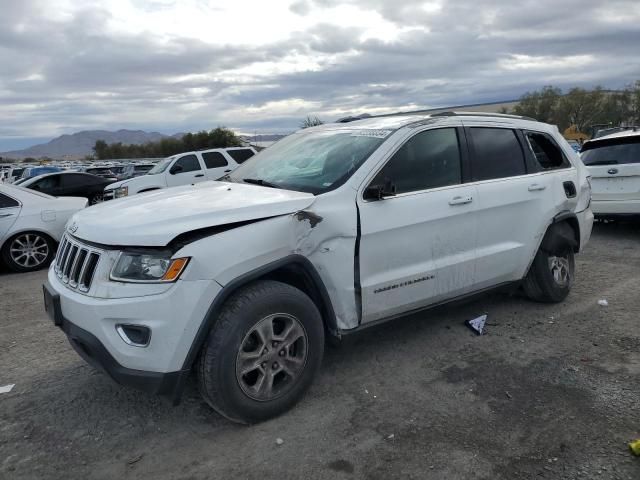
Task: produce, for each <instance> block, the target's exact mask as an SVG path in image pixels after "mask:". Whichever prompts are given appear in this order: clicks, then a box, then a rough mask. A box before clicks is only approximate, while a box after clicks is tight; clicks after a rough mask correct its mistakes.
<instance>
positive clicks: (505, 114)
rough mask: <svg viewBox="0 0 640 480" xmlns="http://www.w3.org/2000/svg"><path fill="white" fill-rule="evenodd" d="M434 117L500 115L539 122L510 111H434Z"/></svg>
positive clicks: (500, 116)
mask: <svg viewBox="0 0 640 480" xmlns="http://www.w3.org/2000/svg"><path fill="white" fill-rule="evenodd" d="M431 116H432V117H498V118H517V119H519V120H529V121H531V122H537V120H536V119H535V118H531V117H525V116H522V115H512V114H509V113H491V112H453V111H447V112H440V113H432V114H431Z"/></svg>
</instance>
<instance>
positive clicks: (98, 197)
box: [89, 193, 103, 205]
mask: <svg viewBox="0 0 640 480" xmlns="http://www.w3.org/2000/svg"><path fill="white" fill-rule="evenodd" d="M102 202H103V194H102V193H94V194H93V195H91V196H90V197H89V205H97V204H98V203H102Z"/></svg>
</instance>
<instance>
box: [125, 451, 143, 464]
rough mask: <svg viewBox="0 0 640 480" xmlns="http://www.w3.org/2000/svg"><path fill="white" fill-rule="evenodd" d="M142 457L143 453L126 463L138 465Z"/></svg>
mask: <svg viewBox="0 0 640 480" xmlns="http://www.w3.org/2000/svg"><path fill="white" fill-rule="evenodd" d="M143 456H144V453H141V454H140V455H138V456H137V457H133V458H132V459H130V460H129V461H128V462H127V463H128V464H129V465H133V464H134V463H138V462H139V461H140V460H142V457H143Z"/></svg>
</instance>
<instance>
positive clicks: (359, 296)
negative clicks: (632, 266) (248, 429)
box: [45, 112, 593, 422]
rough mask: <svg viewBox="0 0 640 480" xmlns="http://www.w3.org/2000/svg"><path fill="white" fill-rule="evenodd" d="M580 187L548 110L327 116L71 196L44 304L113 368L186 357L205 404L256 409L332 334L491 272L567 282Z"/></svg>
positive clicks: (583, 224)
mask: <svg viewBox="0 0 640 480" xmlns="http://www.w3.org/2000/svg"><path fill="white" fill-rule="evenodd" d="M590 201H591V191H590V186H589V182H588V179H587V171H586V168H585V167H584V165H583V164H582V162H581V161H580V159H579V158H578V156H577V154H576V153H575V152H574V151H573V149H572V148H571V147H570V146H569V144H568V143H567V142H566V141H565V140H564V139H563V138H562V135H560V133H559V132H558V129H557V128H556V127H554V126H551V125H546V124H543V123H539V122H536V121H532V120H529V119H525V118H521V117H515V116H510V115H493V114H492V115H488V114H485V115H483V114H478V113H474V114H461V113H453V112H448V113H445V114H438V115H431V116H429V115H411V114H407V115H397V116H387V117H378V118H375V117H372V118H369V119H366V120H358V121H353V122H350V123H339V124H327V125H322V126H319V127H314V128H308V129H305V130H302V131H300V132H297V133H295V134H292V135H290V136H288V137H286V138H284V139H282V140H280V141H279V142H278V143H276V144H274V145H273V146H271V147H269V148H267V149H266V150H264V151H262V152H260V153H259V154H257V155H256V156H255V157H254V158H252V159H250V160H248V161H247V162H245V163H244V164H243V165H241V166H240V167H239V168H238V169H236V170H235V171H233V172H231V173H230V174H229V175H227V176H225V177H224V179H223V181H219V182H206V183H204V184H200V185H196V186H194V187H178V188H173V189H168V190H165V191H159V192H151V193H149V194H146V195H143V196H140V197H138V198H135V197H132V198H123V199H119V200H114V201H111V202H106V203H102V204H100V205H97V206H94V207H91V208H88V209H86V210H84V211H81V212H79V213H77V214H76V215H74V217H73V218H72V219H71V221H70V222H69V225H68V227H67V233H66V235H65V238H64V239H63V241H62V244H61V246H60V248H59V249H58V254H57V257H56V259H55V261H54V263H53V264H52V266H51V268H50V270H49V276H48V283H47V284H46V285H45V306H46V310H47V312H48V313H49V315H50V317H51V319H52V320H53V322H54V324H55V325H58V326H60V327H61V328H62V330H63V331H64V332H65V333H66V335H67V337H68V338H69V340H70V342H71V344H72V345H73V347H74V348H75V349H76V351H78V353H79V354H80V355H81V356H82V357H83V358H85V359H86V360H87V361H88V362H89V363H91V364H93V365H95V366H97V367H99V368H101V369H103V370H104V371H106V372H107V373H108V375H109V376H110V377H111V378H113V379H115V380H116V381H118V382H120V383H122V384H125V385H132V386H135V387H138V388H142V389H145V390H147V391H150V392H155V393H162V394H168V395H170V396H172V397H173V399H174V400H177V399H178V398H179V397H180V394H181V392H182V389H183V387H184V384H185V380H186V378H187V377H188V375H190V372H191V370H192V368H194V367H195V369H196V371H197V378H198V383H199V387H200V392H201V393H202V395H203V397H204V399H205V400H206V401H207V402H208V403H209V405H211V406H212V407H213V408H215V409H216V410H217V411H218V412H220V413H221V414H223V415H225V416H226V417H228V418H230V419H232V420H235V421H240V422H257V421H260V420H264V419H267V418H270V417H273V416H275V415H278V414H280V413H282V412H284V411H285V410H287V409H288V408H290V407H291V406H292V405H293V404H294V403H295V402H296V401H298V400H299V399H300V398H301V396H302V394H303V393H304V391H305V390H306V389H307V388H308V387H309V385H311V383H312V381H313V378H314V376H315V374H316V373H317V371H318V369H319V368H320V364H321V361H322V356H323V351H324V343H325V336H327V335H329V336H334V337H340V336H342V335H346V334H351V333H353V332H357V331H359V330H361V329H363V328H366V327H368V326H370V325H374V324H376V323H378V322H382V321H388V320H392V319H395V318H398V317H400V316H402V315H405V314H407V313H409V312H414V311H417V310H420V309H424V308H428V307H432V306H434V305H438V304H442V303H445V302H449V301H452V300H454V299H459V298H462V297H467V296H469V295H472V294H477V293H480V292H484V291H487V290H489V289H493V288H497V287H505V286H509V287H516V288H519V287H522V288H523V290H524V292H525V293H526V294H527V295H528V296H529V297H530V298H531V299H533V300H535V301H540V302H560V301H562V300H564V299H565V298H566V297H567V295H568V294H569V291H570V290H571V286H572V284H573V282H574V278H575V277H574V271H575V262H574V255H575V254H576V253H578V252H579V251H580V250H581V249H582V248H584V246H585V244H586V243H587V241H588V240H589V237H590V235H591V227H592V224H593V214H592V213H591V210H590V209H589V202H590ZM88 258H94V259H96V258H97V261H96V262H94V263H92V264H90V267H91V268H90V270H87V268H89V267H85V264H86V263H87V261H88V260H87V259H88ZM87 272H89V273H87Z"/></svg>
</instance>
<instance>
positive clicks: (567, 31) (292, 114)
mask: <svg viewBox="0 0 640 480" xmlns="http://www.w3.org/2000/svg"><path fill="white" fill-rule="evenodd" d="M638 25H640V2H639V1H638V0H628V1H625V0H619V1H618V0H607V1H605V0H602V1H592V0H579V1H578V0H563V1H562V2H558V1H557V0H523V1H507V0H489V1H483V0H446V1H445V0H432V1H424V0H420V1H416V0H294V1H289V0H282V1H280V0H252V1H248V0H101V1H98V0H0V151H2V150H8V149H11V148H18V147H24V146H28V145H30V144H33V143H37V142H38V141H40V140H42V139H50V138H52V137H54V136H57V135H60V134H62V133H72V132H75V131H78V130H85V129H118V128H136V129H138V128H139V129H144V130H157V131H161V132H164V133H174V132H177V131H192V130H198V129H209V128H213V127H215V126H218V125H224V126H228V127H230V128H233V129H234V130H237V131H239V132H243V133H248V132H254V131H258V132H264V133H284V132H288V131H291V130H293V129H295V128H296V125H297V124H298V123H299V122H300V120H301V119H302V118H303V117H305V116H306V115H309V114H311V115H318V116H319V117H320V118H322V119H323V120H325V121H330V120H334V119H336V118H338V117H340V116H344V115H345V114H353V113H358V112H369V113H376V112H388V111H394V110H398V109H417V108H424V107H438V106H447V105H456V104H467V103H480V102H488V101H498V100H508V99H513V98H517V97H519V96H520V95H521V94H522V93H524V92H526V91H527V90H531V89H536V88H539V87H541V86H543V85H546V84H553V85H558V86H562V87H568V86H573V85H580V86H592V85H595V84H602V85H604V86H605V87H608V88H620V87H623V86H624V85H625V84H628V83H630V82H631V81H633V80H636V79H640V49H638V45H640V28H639V27H638Z"/></svg>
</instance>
